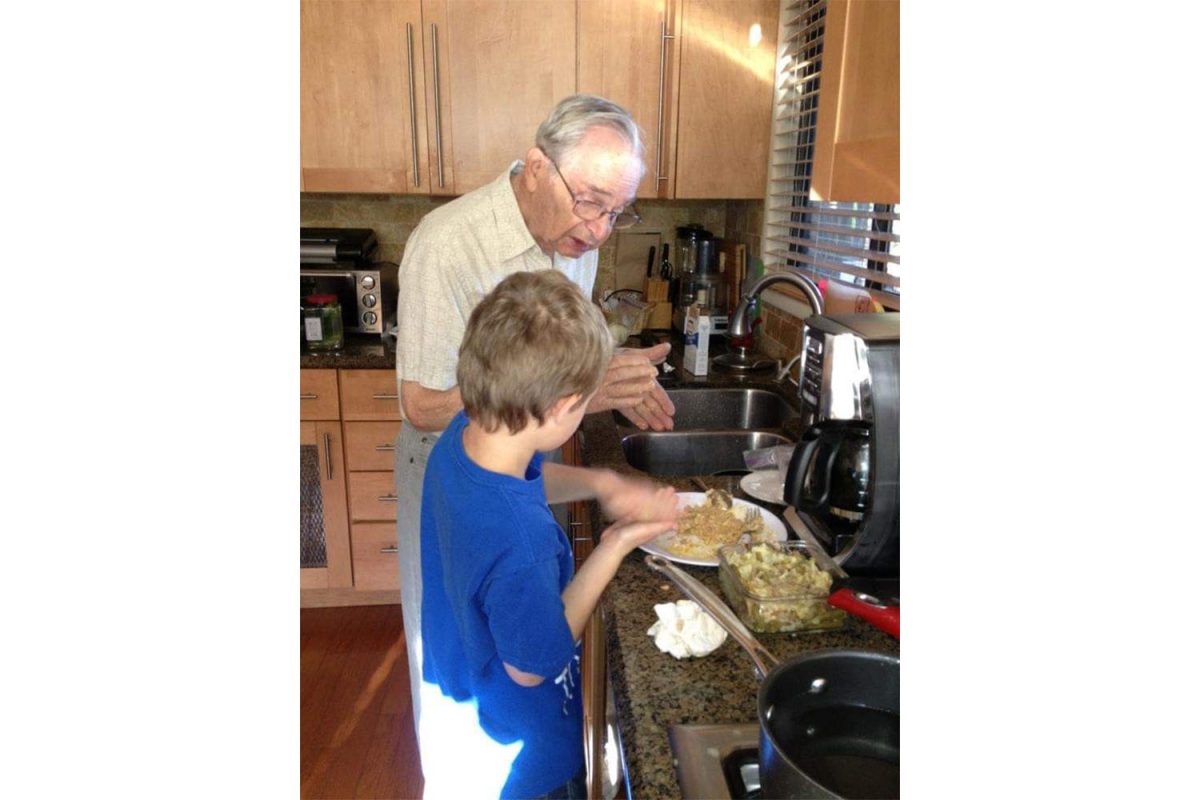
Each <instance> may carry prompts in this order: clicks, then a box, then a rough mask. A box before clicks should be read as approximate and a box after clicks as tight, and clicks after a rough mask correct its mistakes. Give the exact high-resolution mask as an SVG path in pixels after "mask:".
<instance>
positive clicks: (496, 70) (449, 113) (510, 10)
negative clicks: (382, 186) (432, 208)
mask: <svg viewBox="0 0 1200 800" xmlns="http://www.w3.org/2000/svg"><path fill="white" fill-rule="evenodd" d="M423 12H424V22H425V29H424V35H425V39H426V41H425V55H426V74H427V75H428V76H429V80H428V81H427V84H426V106H427V108H428V109H429V110H428V113H427V115H426V125H427V129H428V131H429V134H428V135H429V139H430V141H431V142H432V143H433V144H432V146H431V151H432V152H431V155H430V159H431V160H430V171H431V173H432V184H433V186H432V191H433V192H434V193H435V194H463V193H464V192H468V191H470V190H471V189H475V188H478V187H480V186H482V185H484V184H485V183H489V182H491V181H493V180H495V179H496V178H497V177H499V175H500V173H502V172H503V171H504V170H505V169H506V168H507V167H508V165H509V164H511V163H512V162H513V160H514V159H523V158H524V157H525V152H526V151H527V150H528V149H529V148H530V147H531V146H532V145H533V137H534V134H535V133H536V132H537V126H538V125H539V124H540V123H541V121H542V120H543V119H545V118H546V115H547V114H548V113H549V112H550V110H551V109H552V108H553V107H554V105H555V104H556V103H557V102H558V101H559V100H561V99H563V98H564V97H566V96H568V95H570V94H573V93H574V92H575V3H574V2H571V0H507V1H506V2H500V1H499V0H425V3H424V6H423ZM435 75H436V79H435Z"/></svg>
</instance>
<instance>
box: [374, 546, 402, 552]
mask: <svg viewBox="0 0 1200 800" xmlns="http://www.w3.org/2000/svg"><path fill="white" fill-rule="evenodd" d="M379 552H381V553H399V552H400V548H399V547H396V545H394V544H393V545H389V546H387V547H381V548H379Z"/></svg>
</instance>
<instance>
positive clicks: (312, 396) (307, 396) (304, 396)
mask: <svg viewBox="0 0 1200 800" xmlns="http://www.w3.org/2000/svg"><path fill="white" fill-rule="evenodd" d="M300 399H301V400H316V399H317V396H316V395H315V394H301V395H300Z"/></svg>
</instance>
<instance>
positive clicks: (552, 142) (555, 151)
mask: <svg viewBox="0 0 1200 800" xmlns="http://www.w3.org/2000/svg"><path fill="white" fill-rule="evenodd" d="M598 125H603V126H604V127H607V128H612V129H613V130H614V131H616V132H617V133H618V134H620V135H621V138H623V139H624V140H625V141H626V142H628V143H629V148H630V149H631V150H632V151H633V152H634V153H635V154H637V157H638V160H640V161H641V162H642V164H643V166H644V165H645V162H646V152H645V147H644V146H643V145H642V132H641V130H639V129H638V124H637V123H636V122H634V121H633V117H632V116H630V115H629V112H628V111H626V110H625V109H623V108H621V107H620V106H619V105H617V104H616V103H614V102H612V101H611V100H605V99H604V98H603V97H597V96H596V95H594V94H575V95H571V96H570V97H568V98H566V99H565V100H563V101H562V102H560V103H559V104H558V105H557V106H555V107H554V110H553V111H551V112H550V116H549V117H547V118H546V121H545V122H543V123H542V124H541V125H539V126H538V129H537V136H536V137H535V138H534V143H535V144H537V146H538V147H540V148H541V149H542V152H544V153H546V154H547V155H549V156H550V157H551V158H552V159H554V160H555V161H556V162H558V163H559V164H561V163H563V161H565V160H567V159H568V157H569V156H570V152H571V150H572V148H574V147H575V145H577V144H578V143H579V140H580V139H582V138H583V135H584V134H585V133H587V132H588V130H589V129H590V128H594V127H596V126H598Z"/></svg>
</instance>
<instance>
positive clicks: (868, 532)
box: [784, 313, 900, 576]
mask: <svg viewBox="0 0 1200 800" xmlns="http://www.w3.org/2000/svg"><path fill="white" fill-rule="evenodd" d="M802 348H803V349H802V356H801V361H800V365H801V367H800V386H799V394H800V403H801V422H802V424H804V425H805V426H806V429H805V432H804V434H803V435H802V436H801V439H800V442H799V443H798V444H797V445H796V452H795V454H794V455H793V456H792V460H791V461H790V462H789V464H788V472H787V479H786V481H785V483H784V499H785V501H786V502H787V504H788V505H790V506H793V507H794V508H795V509H796V511H797V513H798V514H799V516H800V518H801V520H803V522H804V524H805V525H807V526H808V528H809V530H810V531H812V532H813V533H814V534H815V535H816V536H817V538H818V539H819V540H820V542H821V544H822V545H823V546H824V547H825V549H826V550H828V551H829V553H830V554H831V555H833V557H834V560H836V561H837V562H838V563H839V564H841V566H842V568H843V569H845V570H846V572H848V573H850V574H851V575H881V576H886V575H899V574H900V315H899V313H885V314H834V315H818V316H813V317H809V318H808V319H806V320H805V332H804V340H803V343H802Z"/></svg>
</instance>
